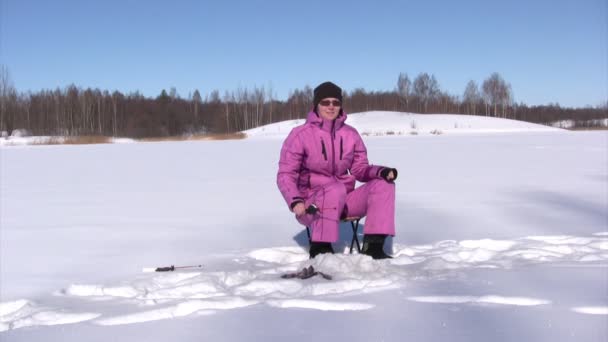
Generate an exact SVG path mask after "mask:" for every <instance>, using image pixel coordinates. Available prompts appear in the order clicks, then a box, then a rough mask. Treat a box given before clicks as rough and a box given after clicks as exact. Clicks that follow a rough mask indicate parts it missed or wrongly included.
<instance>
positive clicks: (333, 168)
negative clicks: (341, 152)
mask: <svg viewBox="0 0 608 342" xmlns="http://www.w3.org/2000/svg"><path fill="white" fill-rule="evenodd" d="M335 140H336V121H332V123H331V174H332V175H334V176H335V175H336V146H334V141H335Z"/></svg>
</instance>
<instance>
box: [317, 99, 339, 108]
mask: <svg viewBox="0 0 608 342" xmlns="http://www.w3.org/2000/svg"><path fill="white" fill-rule="evenodd" d="M319 104H320V105H321V106H323V107H329V106H330V105H332V106H334V107H340V106H341V105H342V102H340V100H322V101H320V102H319Z"/></svg>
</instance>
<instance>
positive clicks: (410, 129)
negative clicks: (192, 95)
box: [244, 111, 563, 137]
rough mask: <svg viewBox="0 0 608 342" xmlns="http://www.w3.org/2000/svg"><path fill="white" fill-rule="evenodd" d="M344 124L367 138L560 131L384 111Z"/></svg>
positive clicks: (273, 133) (251, 133)
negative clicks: (367, 136)
mask: <svg viewBox="0 0 608 342" xmlns="http://www.w3.org/2000/svg"><path fill="white" fill-rule="evenodd" d="M304 122H305V120H304V119H298V120H287V121H282V122H277V123H272V124H268V125H265V126H261V127H256V128H253V129H250V130H246V131H244V133H245V134H247V136H248V137H285V136H287V134H289V132H290V131H291V130H292V129H293V128H294V127H296V126H299V125H301V124H303V123H304ZM346 123H347V124H349V125H351V126H353V127H355V128H356V129H357V130H358V131H359V133H360V134H362V135H369V136H382V135H429V134H447V133H449V134H463V133H506V132H558V131H563V130H561V129H558V128H555V127H549V126H543V125H538V124H533V123H530V122H524V121H517V120H510V119H501V118H495V117H488V116H474V115H456V114H412V113H402V112H386V111H371V112H363V113H353V114H348V118H347V120H346Z"/></svg>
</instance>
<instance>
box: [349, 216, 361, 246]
mask: <svg viewBox="0 0 608 342" xmlns="http://www.w3.org/2000/svg"><path fill="white" fill-rule="evenodd" d="M350 226H351V228H352V229H353V239H352V240H351V242H350V254H353V247H354V244H355V243H356V244H357V252H359V253H361V246H360V245H359V237H358V236H357V232H358V230H359V220H355V221H350Z"/></svg>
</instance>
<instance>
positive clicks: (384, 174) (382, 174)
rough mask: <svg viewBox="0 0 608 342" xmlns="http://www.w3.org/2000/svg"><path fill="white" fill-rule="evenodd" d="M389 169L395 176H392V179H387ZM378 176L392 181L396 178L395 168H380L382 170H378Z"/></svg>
mask: <svg viewBox="0 0 608 342" xmlns="http://www.w3.org/2000/svg"><path fill="white" fill-rule="evenodd" d="M391 171H393V176H395V178H393V179H392V180H388V179H387V177H388V174H389V173H390V172H391ZM380 177H382V178H383V179H384V180H385V181H387V182H389V183H392V182H394V181H395V180H396V179H397V169H393V168H390V167H385V168H384V169H382V171H380Z"/></svg>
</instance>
